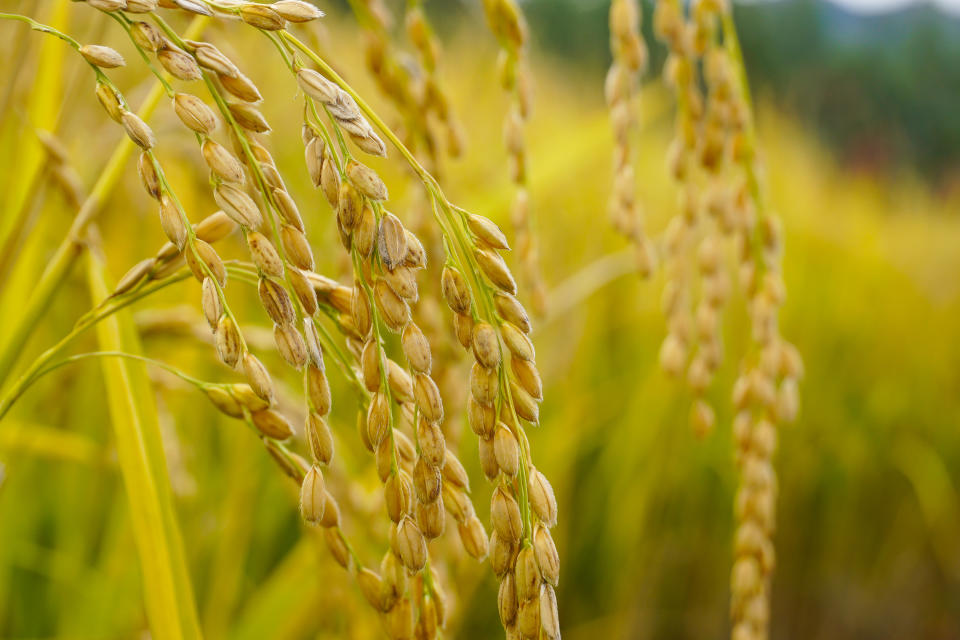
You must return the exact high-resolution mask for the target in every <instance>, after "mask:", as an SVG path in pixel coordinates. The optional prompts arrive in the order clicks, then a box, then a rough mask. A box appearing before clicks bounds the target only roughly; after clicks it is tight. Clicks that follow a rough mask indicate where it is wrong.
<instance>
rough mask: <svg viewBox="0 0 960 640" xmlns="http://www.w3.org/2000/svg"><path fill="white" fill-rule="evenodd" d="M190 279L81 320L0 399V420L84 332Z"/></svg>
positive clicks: (119, 300)
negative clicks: (42, 372) (148, 297)
mask: <svg viewBox="0 0 960 640" xmlns="http://www.w3.org/2000/svg"><path fill="white" fill-rule="evenodd" d="M188 277H190V272H189V271H185V272H183V273H180V274H176V275H174V276H171V277H170V278H168V279H166V280H163V281H161V282H158V283H157V284H156V285H155V286H153V287H145V288H143V289H141V290H138V291H136V292H131V293H130V294H129V295H127V296H125V297H123V298H117V299H114V301H115V303H114V304H112V305H111V306H109V307H107V308H104V309H101V310H99V311H98V312H97V313H95V314H88V315H85V316H84V317H83V318H81V319H80V321H79V322H78V323H77V324H76V326H75V327H74V328H73V330H72V331H70V333H68V334H67V335H65V336H64V337H63V338H61V339H60V341H59V342H57V343H56V344H55V345H53V346H52V347H50V348H49V349H47V350H46V351H44V352H43V353H41V354H40V356H39V357H37V359H36V360H34V361H33V363H32V364H31V365H30V366H29V367H27V369H26V371H24V372H23V374H22V375H21V376H20V378H19V379H17V381H16V382H15V383H14V384H13V386H11V387H10V388H9V389H8V390H7V392H6V393H5V394H4V395H3V396H2V397H0V420H2V419H3V417H4V416H5V415H6V414H7V412H8V411H10V408H11V407H12V406H13V404H14V403H15V402H16V401H17V399H18V398H20V396H21V395H23V392H24V391H26V389H27V387H29V386H30V384H31V383H32V381H33V379H34V376H35V375H36V374H37V372H38V371H41V370H42V369H43V368H44V367H45V366H47V365H48V364H49V363H50V361H51V360H53V359H54V358H55V357H56V356H57V355H59V354H60V353H61V352H62V351H63V350H64V349H65V348H66V347H67V346H68V345H69V344H70V343H71V342H73V340H74V339H75V338H77V337H78V336H79V335H80V334H82V333H83V332H84V331H86V330H87V329H89V328H90V327H92V326H94V325H95V324H97V323H98V322H100V321H101V320H103V319H104V318H106V317H107V316H109V315H111V314H113V313H116V312H117V311H119V310H120V309H123V308H125V307H127V306H129V305H131V304H133V303H134V302H136V301H137V300H140V299H142V298H145V297H147V296H148V295H150V294H152V293H155V292H157V291H160V290H161V289H164V288H166V287H168V286H170V285H171V284H174V283H176V282H180V281H182V280H185V279H187V278H188Z"/></svg>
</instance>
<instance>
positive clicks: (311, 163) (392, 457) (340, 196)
mask: <svg viewBox="0 0 960 640" xmlns="http://www.w3.org/2000/svg"><path fill="white" fill-rule="evenodd" d="M297 76H298V80H299V84H300V86H301V87H302V88H303V90H304V92H305V93H306V94H307V96H308V100H314V101H316V102H318V103H319V104H321V105H322V106H323V107H324V109H325V110H327V112H328V113H331V114H332V111H331V109H330V107H331V106H336V105H337V104H339V103H341V102H342V101H343V96H346V97H347V98H348V97H349V96H347V94H345V93H344V92H343V91H342V90H341V89H340V88H339V87H337V86H336V85H335V84H333V83H332V82H330V81H328V80H327V79H326V78H324V77H323V76H322V75H320V74H319V73H317V72H315V71H312V70H310V69H305V68H304V69H299V70H298V71H297ZM353 117H355V118H358V119H362V118H363V116H362V115H361V114H359V113H355V114H353ZM338 120H339V118H337V117H333V116H331V124H332V125H333V126H334V127H335V128H339V126H340V125H339V122H338ZM364 121H365V120H364ZM304 131H305V138H306V139H307V142H306V159H307V167H308V170H309V172H310V173H311V176H312V177H313V180H314V183H315V185H316V186H318V187H321V188H322V190H323V192H324V194H325V197H327V199H328V201H329V203H330V205H331V207H332V208H333V209H334V210H335V211H336V214H337V225H338V229H339V231H340V237H341V240H342V242H343V245H344V247H345V248H346V249H347V250H348V251H349V252H350V254H351V257H352V261H353V265H354V269H353V273H354V286H353V287H352V289H349V290H348V291H346V292H342V293H340V294H339V295H337V291H338V290H339V289H342V287H334V288H333V289H332V290H331V292H330V293H331V295H330V299H331V301H332V302H333V304H334V305H335V306H337V307H339V310H340V311H341V314H343V316H346V318H345V319H344V320H341V324H342V325H344V326H348V327H349V331H350V334H351V337H350V338H349V340H348V346H349V347H350V348H351V351H352V352H353V353H354V354H355V356H357V358H358V360H359V361H360V365H361V372H362V378H363V383H364V385H365V387H366V389H367V391H369V392H370V393H371V397H370V401H369V405H368V409H367V413H366V416H365V420H364V421H362V422H361V425H362V426H361V433H360V435H361V438H362V440H363V443H364V445H365V446H366V447H367V448H368V449H369V450H370V451H371V452H373V453H374V454H375V458H376V466H377V471H378V474H379V477H380V480H381V481H382V482H383V483H384V500H385V504H386V510H387V515H388V517H389V518H390V520H391V522H392V523H393V525H392V528H391V535H390V542H391V549H390V551H388V552H387V554H386V556H385V557H384V560H383V562H382V563H381V570H380V574H379V575H377V574H374V573H373V572H368V573H366V574H365V575H366V576H367V578H366V580H367V581H368V582H370V583H377V584H379V585H380V587H379V588H378V589H377V590H375V591H371V590H370V589H368V590H367V593H368V594H372V595H368V599H370V600H371V603H372V604H374V606H376V607H378V608H379V609H380V610H381V611H383V612H384V615H385V619H386V627H387V629H388V631H389V633H390V635H391V636H392V637H396V638H403V637H407V635H406V631H407V630H408V629H410V628H414V624H415V628H416V630H417V632H418V633H421V634H423V637H430V638H432V637H435V635H436V633H437V629H438V628H442V626H443V623H444V619H443V616H442V614H443V611H444V608H443V607H442V606H438V605H437V603H438V602H439V601H441V600H442V596H441V595H440V594H439V591H438V589H437V587H436V582H437V581H436V580H435V579H432V578H431V579H428V580H426V581H425V582H426V584H427V585H428V587H429V588H428V589H427V590H426V594H425V595H423V596H421V598H422V601H421V602H419V603H418V605H417V607H416V610H417V611H418V612H419V615H418V616H417V619H416V622H415V623H414V620H413V617H412V616H413V611H414V608H413V606H412V604H411V601H410V598H411V597H412V596H411V594H417V593H421V594H423V593H424V590H423V589H422V588H420V589H414V590H412V591H411V590H409V584H408V578H410V577H413V578H414V580H415V581H418V582H423V581H424V579H423V577H422V576H421V573H422V572H423V571H424V569H425V567H426V564H427V561H428V551H427V541H428V540H432V539H434V538H437V537H439V536H440V535H441V534H442V533H443V531H444V525H445V519H444V506H445V504H446V506H447V509H448V510H449V511H450V512H451V514H453V515H454V517H455V518H456V520H457V522H458V531H459V533H460V537H461V540H462V541H463V545H464V547H465V549H466V550H467V552H468V553H470V554H471V555H473V556H474V557H478V558H482V557H484V556H485V555H486V552H487V536H486V532H485V531H484V529H483V525H482V524H481V523H480V521H479V520H478V519H477V518H476V516H475V515H474V513H473V506H472V504H471V502H470V500H469V497H468V495H467V491H468V483H467V475H466V472H465V471H464V469H463V466H462V465H461V464H460V462H459V460H457V458H456V456H455V455H454V454H453V453H452V452H450V451H448V450H447V448H446V444H445V438H444V435H443V431H442V429H441V423H442V421H443V417H444V412H443V401H442V399H441V396H440V392H439V389H438V387H437V385H436V383H435V382H434V380H433V378H432V377H431V367H432V353H431V349H430V343H429V341H428V340H427V338H426V336H425V335H424V333H423V332H422V331H421V329H420V328H419V327H418V326H417V325H416V324H415V323H414V322H413V321H412V319H411V317H412V316H411V309H410V305H411V304H413V303H415V302H416V301H417V299H418V297H419V293H418V287H417V282H416V273H417V271H418V270H420V269H422V268H424V267H425V266H426V253H425V251H424V249H423V246H422V245H421V243H420V241H419V240H418V239H417V237H416V236H415V235H414V234H413V233H412V232H410V231H409V230H408V229H406V228H404V226H403V224H402V222H401V221H400V219H399V218H398V217H397V216H395V215H394V214H392V213H390V212H389V211H387V210H386V208H385V206H384V201H385V200H386V199H387V196H388V193H387V188H386V185H385V184H384V183H383V181H382V180H381V179H380V177H379V176H378V175H377V174H376V172H374V171H373V170H372V169H370V168H369V167H368V166H366V165H364V164H362V163H360V162H357V161H356V160H354V159H353V158H351V157H349V151H348V150H347V149H346V148H345V147H342V148H341V153H343V155H344V157H343V159H342V160H341V157H340V156H339V155H338V153H337V151H336V150H335V149H334V148H333V145H332V138H330V137H329V135H328V133H327V131H326V129H325V128H324V127H323V126H322V125H321V124H320V123H319V122H318V123H308V124H307V125H306V126H305V128H304ZM318 134H319V135H318ZM334 176H335V177H334ZM334 187H336V188H334ZM337 298H339V301H340V302H339V303H337V302H336V300H337ZM347 300H349V302H347ZM385 332H393V333H397V334H399V335H400V345H401V350H402V352H403V355H404V358H405V360H406V362H407V368H406V369H404V368H403V367H402V366H401V365H399V364H398V363H397V362H396V361H395V360H392V359H390V358H389V357H388V356H387V354H386V351H385V349H384V339H385V335H384V333H385ZM394 404H396V405H398V408H397V410H396V412H395V410H394ZM396 413H398V414H399V416H397V417H395V414H396ZM402 426H406V427H408V429H407V430H409V431H410V432H411V434H412V435H413V438H414V440H413V441H411V440H410V438H409V437H408V436H407V434H406V433H404V430H403V429H402V428H401V427H402ZM414 442H415V443H416V444H414ZM445 498H446V499H445ZM378 581H379V582H378ZM421 586H422V585H421ZM376 594H379V595H376Z"/></svg>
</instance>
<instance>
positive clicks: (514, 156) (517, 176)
mask: <svg viewBox="0 0 960 640" xmlns="http://www.w3.org/2000/svg"><path fill="white" fill-rule="evenodd" d="M483 7H484V10H485V12H486V15H487V23H488V24H489V25H490V30H491V31H492V32H493V34H494V35H495V36H496V37H497V41H498V42H499V43H500V56H499V58H498V60H497V67H498V71H499V75H500V82H501V84H502V85H503V88H504V90H505V91H506V92H507V93H508V94H509V95H510V98H511V104H510V107H509V109H508V111H507V115H506V117H505V118H504V122H503V138H504V144H505V146H506V148H507V154H508V157H509V164H510V178H511V180H512V181H513V183H514V185H515V186H516V193H515V194H514V198H513V205H512V207H511V212H510V217H511V220H512V222H513V228H514V232H515V237H516V241H517V255H518V259H519V261H520V266H521V270H522V274H523V277H524V280H525V282H526V284H527V286H528V287H529V289H530V300H531V303H532V304H533V310H534V311H535V312H536V313H537V315H538V316H542V315H544V314H545V313H546V307H547V297H546V296H547V292H546V288H545V285H544V282H543V278H542V277H541V275H540V266H539V262H540V258H539V247H538V245H537V239H536V237H535V236H534V234H533V220H532V212H531V209H530V194H529V192H528V190H527V177H528V176H527V145H526V140H525V138H524V126H525V123H526V121H527V119H528V118H529V117H530V112H531V109H532V106H533V87H532V79H531V74H530V69H529V68H528V63H527V49H526V47H527V40H528V38H529V32H528V29H527V22H526V20H525V19H524V17H523V13H522V12H521V11H520V7H518V6H517V4H516V3H515V2H514V0H484V2H483Z"/></svg>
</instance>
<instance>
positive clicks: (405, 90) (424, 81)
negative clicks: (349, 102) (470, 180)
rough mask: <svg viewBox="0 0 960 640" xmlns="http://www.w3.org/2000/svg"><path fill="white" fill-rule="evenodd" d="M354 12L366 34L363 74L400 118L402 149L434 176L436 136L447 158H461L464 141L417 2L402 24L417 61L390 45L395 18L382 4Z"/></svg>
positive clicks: (372, 0) (360, 5)
mask: <svg viewBox="0 0 960 640" xmlns="http://www.w3.org/2000/svg"><path fill="white" fill-rule="evenodd" d="M352 6H353V10H354V12H355V13H356V15H357V19H358V21H359V23H360V25H361V26H362V27H363V28H364V35H365V45H366V47H365V53H366V57H365V59H366V64H367V68H368V70H369V71H370V74H371V75H372V76H373V78H374V80H376V82H377V86H378V87H379V89H380V91H381V93H383V95H384V96H385V97H386V98H387V99H388V100H390V102H392V103H393V105H394V106H395V107H396V108H397V111H398V112H399V115H400V116H401V119H402V127H401V129H400V130H401V132H402V133H401V135H403V139H404V143H405V145H406V146H407V147H408V148H409V149H410V150H412V151H413V152H415V153H417V154H418V155H419V156H420V157H421V158H422V160H423V161H424V162H425V163H426V165H427V167H428V168H429V170H430V171H431V172H436V171H437V169H438V168H439V163H438V160H439V154H440V150H441V149H442V148H443V142H442V141H441V139H440V132H441V131H442V132H445V134H446V149H447V151H448V153H449V154H450V155H451V156H454V157H456V156H459V155H460V154H461V153H462V151H463V147H464V140H463V131H462V129H461V126H460V124H459V122H458V121H457V119H456V117H455V115H454V113H453V110H452V108H451V106H450V100H449V98H448V96H447V94H446V92H445V91H444V90H443V88H442V87H441V86H440V84H439V82H438V78H437V76H436V67H437V62H438V59H439V57H440V44H439V41H438V40H437V38H436V37H435V36H434V35H433V31H432V29H431V27H430V23H429V22H428V21H427V17H426V14H425V13H424V12H423V8H422V7H421V6H420V4H419V3H418V2H410V3H407V13H406V21H405V24H406V30H407V34H408V36H409V38H410V41H411V43H412V44H413V45H414V49H415V51H416V53H417V58H416V60H415V59H414V58H413V57H411V56H409V55H406V54H404V53H403V52H402V51H400V50H398V48H397V47H396V46H395V45H394V44H393V43H392V41H391V37H390V30H391V27H392V22H393V16H392V15H391V13H390V10H389V9H388V8H387V6H386V5H384V4H383V3H382V2H381V1H380V0H363V1H361V2H355V3H352ZM434 120H435V121H436V124H437V126H436V127H435V126H433V122H434Z"/></svg>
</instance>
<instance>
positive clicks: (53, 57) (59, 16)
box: [0, 0, 70, 237]
mask: <svg viewBox="0 0 960 640" xmlns="http://www.w3.org/2000/svg"><path fill="white" fill-rule="evenodd" d="M69 17H70V3H69V2H67V0H57V2H53V3H51V5H50V9H49V14H48V15H47V17H46V22H47V24H50V25H51V26H53V27H56V28H58V29H60V28H65V27H66V26H67V23H68V21H69ZM66 55H67V49H66V48H65V47H64V46H63V44H62V43H60V42H57V41H55V40H54V39H52V38H44V40H43V42H42V44H41V45H40V54H39V56H38V58H37V68H39V69H43V73H38V74H35V75H34V80H33V82H34V85H33V91H32V92H31V95H30V102H29V103H28V105H27V109H26V113H28V114H30V120H31V122H30V124H31V125H32V126H33V127H36V128H41V129H46V130H48V131H56V129H57V122H58V120H59V119H60V101H61V96H62V95H63V86H62V80H63V77H64V74H63V73H62V69H63V60H64V58H65V57H66ZM18 147H19V151H18V153H19V154H21V155H20V157H19V160H18V162H16V163H15V166H14V167H13V170H14V171H15V172H16V177H15V178H14V179H13V180H11V181H10V186H11V193H10V199H9V200H8V201H6V202H4V211H6V214H5V215H3V216H0V224H2V227H3V228H2V232H3V237H6V234H7V232H8V230H9V229H10V226H11V225H13V224H14V223H15V219H16V216H14V215H13V212H14V211H21V210H22V209H24V203H25V202H26V201H27V199H28V198H29V197H30V190H31V188H32V187H31V185H33V184H34V183H35V182H36V181H37V180H39V174H40V173H41V172H42V171H43V166H44V163H45V161H46V155H45V153H44V151H43V147H42V146H41V145H40V143H39V142H38V141H37V140H36V139H35V138H27V139H26V144H24V145H23V146H20V145H18Z"/></svg>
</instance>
